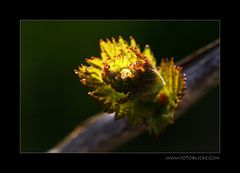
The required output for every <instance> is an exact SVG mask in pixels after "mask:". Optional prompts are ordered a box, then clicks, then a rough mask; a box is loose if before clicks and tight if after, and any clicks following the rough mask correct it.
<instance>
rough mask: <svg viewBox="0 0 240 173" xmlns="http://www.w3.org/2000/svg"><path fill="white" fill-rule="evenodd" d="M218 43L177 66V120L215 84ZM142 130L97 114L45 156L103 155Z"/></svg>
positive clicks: (217, 82) (105, 115)
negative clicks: (182, 79)
mask: <svg viewBox="0 0 240 173" xmlns="http://www.w3.org/2000/svg"><path fill="white" fill-rule="evenodd" d="M219 64H220V40H219V39H218V40H216V41H214V42H212V43H210V44H208V45H206V46H205V47H203V48H201V49H199V50H197V51H196V52H194V53H193V54H191V55H189V56H187V57H186V58H184V59H182V60H180V61H178V62H177V65H181V66H183V72H184V73H185V74H186V76H187V90H186V94H185V96H184V97H183V99H182V102H181V104H180V106H179V108H178V110H177V111H176V112H175V114H174V117H175V119H178V118H179V117H181V116H182V115H183V114H184V112H186V110H187V109H188V108H189V107H191V106H192V105H193V104H194V103H195V102H196V101H198V100H199V99H200V98H201V97H202V96H203V95H205V94H207V93H208V91H209V90H210V89H212V88H213V87H215V86H217V85H218V84H219ZM146 129H147V127H146V126H129V125H128V124H127V120H126V119H124V118H123V119H120V120H117V121H115V120H114V113H112V114H108V113H104V112H103V113H99V114H97V115H94V116H93V117H91V118H89V119H87V120H86V121H85V122H83V123H81V124H80V125H79V126H78V127H76V128H75V129H74V130H73V131H72V132H71V133H70V134H69V135H68V136H67V137H66V138H65V139H64V140H63V141H62V142H60V143H59V144H58V145H56V146H55V147H53V148H52V149H50V150H49V151H48V152H49V153H66V152H67V153H72V152H105V151H112V150H113V149H114V148H116V147H118V146H119V145H121V144H123V143H125V142H127V141H129V140H130V139H132V138H134V137H136V136H138V135H140V134H142V133H143V132H144V131H146Z"/></svg>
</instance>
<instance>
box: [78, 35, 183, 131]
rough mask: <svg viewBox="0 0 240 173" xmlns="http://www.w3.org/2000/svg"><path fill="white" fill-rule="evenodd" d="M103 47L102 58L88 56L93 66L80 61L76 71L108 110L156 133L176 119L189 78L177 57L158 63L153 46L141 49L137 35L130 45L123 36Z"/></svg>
mask: <svg viewBox="0 0 240 173" xmlns="http://www.w3.org/2000/svg"><path fill="white" fill-rule="evenodd" d="M100 50H101V57H100V58H99V57H92V58H88V59H86V62H87V63H88V64H89V65H90V66H85V65H80V66H79V68H78V69H77V70H75V73H76V74H77V75H78V76H79V77H80V81H81V83H82V84H84V85H87V86H90V87H92V88H93V89H94V90H93V91H91V92H89V95H90V96H92V97H94V98H96V99H97V100H98V101H100V102H101V103H102V104H103V107H104V110H105V111H106V112H109V113H111V112H115V119H116V120H117V119H120V118H123V117H126V118H127V119H128V122H129V123H130V124H139V125H140V124H144V123H145V124H147V125H148V128H149V131H150V132H152V133H154V134H156V135H158V134H159V133H160V132H161V131H162V130H163V129H164V128H165V127H166V126H167V125H168V124H171V123H173V122H174V117H173V114H174V111H175V109H176V108H177V106H178V104H179V102H180V101H181V98H182V96H183V94H184V90H185V88H186V84H185V80H186V78H185V76H184V74H183V73H182V68H181V67H179V66H176V65H174V61H173V58H172V59H171V60H170V61H169V60H168V59H162V62H161V64H160V66H157V65H156V64H157V63H156V59H155V58H154V55H153V53H152V51H151V49H150V47H149V46H148V45H146V46H145V49H144V50H143V52H141V50H140V48H139V46H138V45H137V44H136V41H135V40H134V39H133V37H130V45H129V44H128V43H127V42H126V41H125V40H123V38H122V37H121V36H120V37H119V39H118V41H116V40H115V39H114V38H112V41H110V40H109V39H107V41H106V42H105V41H103V40H100Z"/></svg>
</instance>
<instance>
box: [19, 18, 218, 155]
mask: <svg viewBox="0 0 240 173" xmlns="http://www.w3.org/2000/svg"><path fill="white" fill-rule="evenodd" d="M145 20H146V19H145ZM186 20H187V21H196V22H198V21H209V20H208V19H206V20H205V19H203V20H198V19H197V20H191V19H190V20H188V19H184V20H182V19H181V20H177V21H179V22H181V21H186ZM21 21H56V22H58V21H65V19H64V20H56V19H53V20H45V19H43V20H26V19H24V20H19V48H20V50H19V54H20V55H19V58H20V60H19V70H20V72H19V79H20V80H19V91H20V93H19V95H20V97H19V123H20V125H19V127H20V129H19V141H20V143H19V149H20V150H19V152H20V153H26V154H27V153H29V154H31V153H38V154H51V153H47V152H38V151H35V152H27V151H24V152H23V151H21V145H22V143H21V134H22V133H21V129H22V128H21V122H22V119H21ZM66 21H86V20H81V19H80V20H78V19H77V20H75V19H74V20H68V19H66ZM87 21H111V20H89V19H87ZM114 21H116V22H117V21H121V20H114ZM123 21H139V20H138V19H137V20H123ZM140 21H144V20H141V19H140ZM146 21H152V20H146ZM154 21H155V19H154ZM156 21H162V19H160V20H156ZM164 21H175V19H173V20H169V19H166V20H164ZM210 21H218V22H219V38H220V48H219V50H220V60H221V20H211V19H210ZM220 70H221V63H220V61H219V93H218V94H219V101H218V105H219V151H218V152H158V151H156V152H115V151H110V152H77V153H72V152H65V153H60V154H84V153H86V154H102V153H105V154H128V153H129V154H132V153H133V154H182V153H183V154H191V153H192V154H220V153H221V110H220V108H221V94H220V92H221V73H220Z"/></svg>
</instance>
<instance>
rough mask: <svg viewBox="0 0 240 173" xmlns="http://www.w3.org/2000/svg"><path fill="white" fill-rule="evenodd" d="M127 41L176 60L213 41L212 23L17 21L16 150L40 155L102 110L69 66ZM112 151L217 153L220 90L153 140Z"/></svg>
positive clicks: (136, 141)
mask: <svg viewBox="0 0 240 173" xmlns="http://www.w3.org/2000/svg"><path fill="white" fill-rule="evenodd" d="M119 35H121V36H123V38H124V39H125V40H129V36H133V37H134V38H135V39H136V41H137V43H139V44H140V46H141V48H142V49H143V47H144V45H146V44H149V45H150V47H151V49H152V50H153V52H154V55H155V57H156V58H157V59H158V62H160V59H161V58H162V57H175V60H179V59H181V58H183V57H185V56H187V55H189V54H190V53H192V52H193V51H195V50H196V49H198V48H200V47H202V46H204V45H206V44H208V43H209V42H212V41H214V40H216V39H217V38H219V21H117V20H115V21H114V20H109V21H106V20H105V21H101V20H96V21H93V20H89V21H86V20H82V21H81V20H72V21H71V20H69V21H67V20H66V21H61V20H22V21H21V22H20V50H21V56H20V77H21V114H20V117H21V127H20V135H21V139H20V140H21V141H20V142H21V146H20V147H21V151H22V152H45V151H47V150H48V149H50V148H51V147H53V146H54V145H55V144H57V143H58V142H59V141H60V140H62V139H63V137H65V135H67V134H68V133H69V132H71V131H72V130H73V129H74V127H75V126H76V125H78V124H79V123H80V122H82V121H83V120H85V119H87V118H88V117H90V116H92V115H94V114H96V113H98V112H99V111H101V106H100V105H99V104H98V103H97V102H96V101H95V100H94V99H92V98H90V97H89V96H88V95H87V92H88V91H89V89H88V88H85V87H83V86H82V85H81V84H80V82H79V78H78V77H77V76H76V75H75V74H74V69H75V68H77V66H78V65H79V64H81V63H84V58H89V57H91V56H99V55H100V52H99V39H100V38H102V39H106V38H111V37H112V36H113V37H115V38H117V37H118V36H119ZM115 151H118V152H124V151H132V152H134V151H160V152H161V151H163V152H217V151H219V87H216V88H215V89H213V90H211V91H210V92H209V93H208V94H207V95H206V96H205V97H203V98H202V99H201V100H200V101H199V102H198V103H197V104H195V105H194V106H193V107H192V108H191V109H190V110H189V111H188V112H187V113H186V115H184V116H183V117H182V118H181V119H179V120H178V121H177V122H176V123H175V125H173V126H171V127H169V128H168V130H166V131H165V133H164V134H163V135H162V136H161V137H159V138H158V139H157V138H155V137H154V136H150V135H148V134H147V133H146V134H143V135H141V136H139V137H137V138H136V139H133V140H131V141H129V142H128V143H126V144H124V145H122V146H121V147H119V148H117V149H116V150H115Z"/></svg>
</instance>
